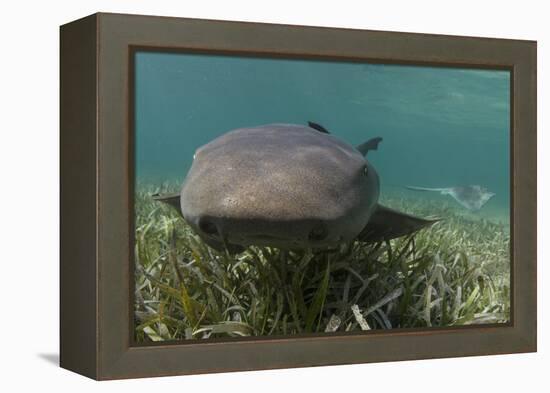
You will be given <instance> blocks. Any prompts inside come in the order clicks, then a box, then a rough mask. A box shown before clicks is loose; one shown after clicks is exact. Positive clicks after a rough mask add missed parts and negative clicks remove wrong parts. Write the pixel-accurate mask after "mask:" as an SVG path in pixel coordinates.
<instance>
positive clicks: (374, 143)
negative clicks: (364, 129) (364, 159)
mask: <svg viewBox="0 0 550 393" xmlns="http://www.w3.org/2000/svg"><path fill="white" fill-rule="evenodd" d="M380 142H382V138H380V137H379V136H377V137H376V138H372V139H369V140H368V141H366V142H365V143H361V144H360V145H359V146H357V147H356V149H357V150H359V152H360V153H361V154H362V155H364V156H366V155H367V153H368V152H369V150H378V144H379V143H380Z"/></svg>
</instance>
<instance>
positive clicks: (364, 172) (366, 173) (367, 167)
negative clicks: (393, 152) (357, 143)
mask: <svg viewBox="0 0 550 393" xmlns="http://www.w3.org/2000/svg"><path fill="white" fill-rule="evenodd" d="M368 174H369V166H368V165H365V166H364V167H363V175H365V176H367V175H368Z"/></svg>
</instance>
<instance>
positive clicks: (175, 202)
mask: <svg viewBox="0 0 550 393" xmlns="http://www.w3.org/2000/svg"><path fill="white" fill-rule="evenodd" d="M151 198H153V199H154V200H155V201H159V202H163V203H166V204H167V205H170V206H172V207H173V208H174V209H176V210H177V211H178V213H180V214H181V207H180V194H179V193H177V194H176V193H174V194H153V195H151Z"/></svg>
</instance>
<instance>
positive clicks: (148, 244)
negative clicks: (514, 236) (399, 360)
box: [134, 185, 510, 342]
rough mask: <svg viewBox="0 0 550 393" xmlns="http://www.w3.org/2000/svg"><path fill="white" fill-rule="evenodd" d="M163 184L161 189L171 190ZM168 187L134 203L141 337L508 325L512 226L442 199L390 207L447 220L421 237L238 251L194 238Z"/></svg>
mask: <svg viewBox="0 0 550 393" xmlns="http://www.w3.org/2000/svg"><path fill="white" fill-rule="evenodd" d="M167 188H170V186H164V187H163V189H162V190H161V191H169V190H167ZM158 191H159V190H158V189H155V188H152V187H147V186H144V185H140V186H139V187H138V190H137V192H136V199H135V213H136V219H135V321H134V322H135V338H136V341H137V342H150V341H165V340H190V339H206V338H212V337H222V338H223V337H239V336H267V335H293V334H307V333H318V332H344V331H359V330H369V329H395V328H419V327H440V326H452V325H467V324H480V323H499V322H506V321H508V319H509V315H510V300H509V299H510V292H509V282H510V280H509V230H508V227H507V226H505V225H501V224H495V223H492V222H489V221H487V220H483V219H479V220H471V219H466V218H464V217H462V216H461V215H460V214H459V213H458V212H457V211H456V210H454V209H452V208H450V207H448V206H445V205H443V206H442V205H440V204H435V203H431V204H430V203H429V202H418V201H415V200H414V201H411V200H405V199H401V198H394V199H385V200H384V201H382V202H383V203H384V204H385V205H386V206H390V207H393V208H397V209H400V210H402V211H406V212H408V213H414V214H417V215H419V216H422V217H426V216H429V215H437V216H439V217H442V218H444V220H443V221H441V222H439V223H437V224H436V225H434V226H433V227H432V228H429V229H427V230H423V231H420V232H419V233H416V234H415V235H413V236H409V237H405V238H401V239H396V240H392V241H390V242H380V243H376V244H370V245H367V244H363V243H358V242H352V243H350V244H344V245H342V246H341V247H339V248H338V249H335V250H330V251H323V252H313V251H312V250H305V251H299V252H294V251H284V250H279V249H274V248H269V247H249V248H248V249H246V250H245V251H244V252H243V253H241V254H237V255H234V256H231V255H229V254H228V253H226V252H217V251H215V250H213V249H211V248H209V247H208V246H207V245H205V244H204V243H203V242H202V241H201V240H200V239H199V238H198V236H196V235H195V234H194V233H193V231H192V230H191V229H190V228H189V226H188V225H187V224H186V223H185V222H184V220H183V219H182V218H181V217H180V216H179V215H178V213H177V212H176V211H175V210H173V209H172V208H170V207H168V206H165V205H163V204H160V203H158V202H155V201H153V200H152V199H151V197H150V195H151V194H153V193H155V192H158Z"/></svg>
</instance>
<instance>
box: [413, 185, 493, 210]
mask: <svg viewBox="0 0 550 393" xmlns="http://www.w3.org/2000/svg"><path fill="white" fill-rule="evenodd" d="M405 188H407V189H408V190H414V191H433V192H439V193H440V194H441V195H450V196H452V197H453V198H454V199H455V201H457V202H458V203H460V204H461V205H462V206H464V207H465V208H466V209H468V210H471V211H477V210H479V209H481V208H482V207H483V205H485V204H486V203H487V201H489V199H491V198H492V197H494V196H495V193H494V192H490V191H489V190H487V189H486V188H484V187H481V186H476V185H473V186H459V187H448V188H428V187H415V186H405Z"/></svg>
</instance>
